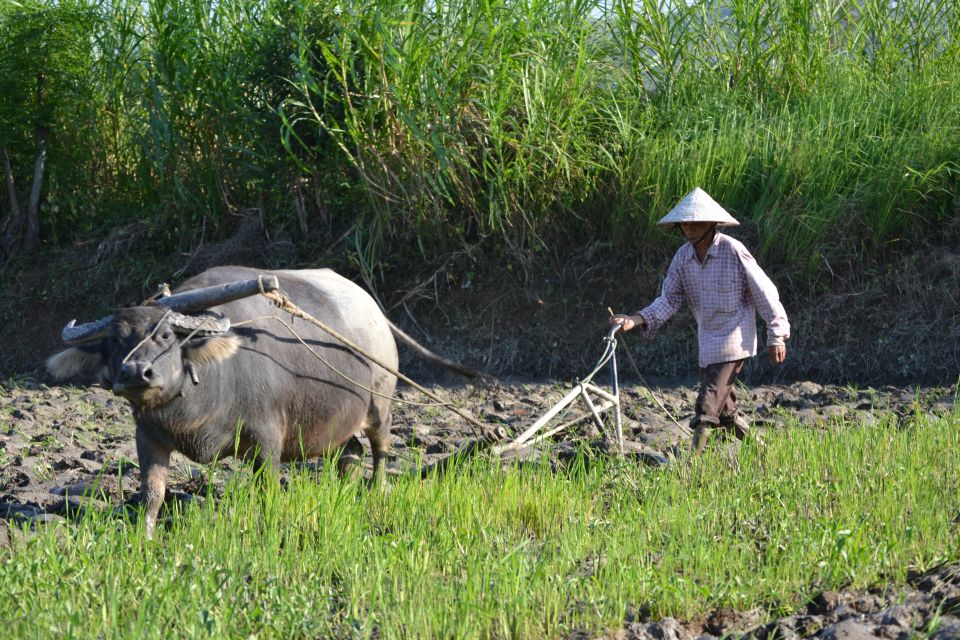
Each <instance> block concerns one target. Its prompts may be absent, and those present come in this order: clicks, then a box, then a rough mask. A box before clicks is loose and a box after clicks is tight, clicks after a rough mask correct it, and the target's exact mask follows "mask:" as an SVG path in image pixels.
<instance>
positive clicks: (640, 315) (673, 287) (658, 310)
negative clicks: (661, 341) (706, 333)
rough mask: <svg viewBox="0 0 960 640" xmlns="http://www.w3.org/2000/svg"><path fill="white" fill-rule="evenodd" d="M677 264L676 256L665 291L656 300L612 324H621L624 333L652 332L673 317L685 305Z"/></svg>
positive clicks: (616, 318) (618, 317) (621, 316)
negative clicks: (631, 331) (639, 330)
mask: <svg viewBox="0 0 960 640" xmlns="http://www.w3.org/2000/svg"><path fill="white" fill-rule="evenodd" d="M677 264H678V263H677V256H674V257H673V261H672V262H671V263H670V267H669V268H668V269H667V276H666V277H665V278H664V279H663V290H662V292H661V293H660V296H659V297H658V298H657V299H656V300H654V301H653V302H651V303H650V305H649V306H647V307H645V308H644V309H641V310H640V311H637V312H636V313H633V314H629V315H628V314H617V315H615V316H613V317H612V318H610V324H611V325H614V324H619V325H621V326H622V327H623V330H624V331H630V330H631V329H633V328H634V327H640V329H641V330H642V331H645V332H652V331H656V330H657V329H659V328H660V325H662V324H663V323H664V322H666V321H667V320H669V319H670V318H671V317H673V315H674V314H675V313H676V312H677V311H679V310H680V305H681V304H683V284H682V282H681V279H680V268H679V267H678V266H677Z"/></svg>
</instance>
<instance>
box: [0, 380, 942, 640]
mask: <svg viewBox="0 0 960 640" xmlns="http://www.w3.org/2000/svg"><path fill="white" fill-rule="evenodd" d="M570 388H571V387H570V385H565V384H562V383H544V382H531V381H523V382H512V383H501V384H499V385H494V386H473V385H461V386H435V387H433V391H434V392H435V393H437V394H438V395H440V396H441V397H442V398H444V399H445V400H449V401H450V402H453V403H455V404H456V405H458V406H460V407H462V408H464V409H466V410H467V411H469V412H470V413H471V414H472V415H474V416H476V417H477V418H478V419H480V420H481V421H482V422H484V423H486V424H489V425H491V427H496V426H499V427H502V428H503V429H505V430H506V431H508V432H509V433H513V434H516V433H519V432H521V431H523V430H524V429H525V428H526V427H527V426H529V425H530V424H532V423H533V422H534V421H535V420H536V419H537V418H538V417H539V416H541V415H542V414H543V413H544V412H545V411H547V410H548V409H550V408H551V407H552V406H554V404H555V403H556V402H557V401H558V400H559V399H560V398H561V397H562V396H563V395H564V394H565V393H566V392H567V391H569V389H570ZM622 393H623V400H624V414H625V415H624V436H625V439H626V441H627V449H628V454H629V455H630V456H632V457H633V458H635V459H636V460H637V462H638V464H654V465H655V464H664V463H666V464H670V463H672V461H673V459H674V457H675V456H676V455H680V454H681V452H683V451H685V450H686V448H687V446H688V437H687V434H686V433H685V431H686V422H687V420H688V419H689V417H690V409H691V407H692V403H693V400H694V397H695V388H694V387H693V386H688V385H672V386H664V387H658V388H655V389H654V390H653V395H651V393H650V392H649V391H648V390H647V389H646V388H645V387H642V386H640V385H629V384H628V385H626V386H625V387H624V388H623V389H622ZM399 396H400V399H401V400H407V401H411V402H421V401H423V400H424V398H423V397H422V396H421V395H420V394H419V393H418V392H416V391H415V390H413V389H411V388H409V387H403V388H401V390H400V392H399ZM740 398H741V406H742V408H744V409H747V410H748V411H749V413H751V414H752V418H753V420H754V421H755V424H756V429H757V431H758V432H759V433H760V434H761V435H762V434H763V432H765V431H769V430H772V429H776V428H777V427H778V426H779V425H782V424H783V423H784V422H785V421H787V420H791V419H797V420H799V421H800V422H801V423H802V424H805V425H810V426H812V427H813V426H822V425H828V424H830V423H832V422H835V421H836V420H837V419H839V418H853V419H856V420H859V421H867V422H869V421H873V420H880V419H884V418H886V417H896V419H898V420H900V421H904V422H908V421H910V420H913V419H914V418H915V417H916V416H918V415H925V414H941V415H942V414H952V413H953V412H954V401H955V396H954V393H953V390H950V389H943V388H915V389H906V388H894V387H882V388H851V387H838V386H822V385H819V384H816V383H812V382H799V383H794V384H792V385H778V386H758V387H753V388H750V389H746V388H743V389H742V390H741V392H740ZM578 404H579V403H578ZM668 413H669V415H668ZM583 415H585V414H584V412H583V410H582V408H580V407H579V406H578V405H574V407H573V408H572V409H571V410H570V412H569V413H568V414H566V415H564V416H561V417H560V419H558V420H557V421H555V422H552V423H551V426H552V425H559V424H562V423H564V422H569V421H572V420H573V419H575V418H577V417H580V416H583ZM0 425H2V426H0V545H2V546H7V545H11V544H15V543H16V542H17V541H18V540H19V539H20V538H22V537H23V536H24V535H29V533H27V534H24V533H23V532H22V531H21V528H20V527H19V526H16V525H17V524H22V523H25V522H26V523H29V524H30V525H31V527H32V528H33V529H34V530H35V529H36V528H38V527H41V526H43V525H44V524H46V523H51V522H57V521H62V520H65V519H69V518H74V517H77V515H78V514H80V513H82V511H83V509H88V508H94V509H104V510H109V509H114V508H116V507H118V506H119V505H120V504H122V503H123V502H124V501H126V500H129V499H130V498H132V497H133V496H134V495H135V492H136V490H137V488H138V486H139V478H138V475H137V468H136V464H135V461H136V451H135V447H134V442H133V429H134V427H133V420H132V418H131V416H130V411H129V409H128V407H127V405H126V402H125V401H123V400H121V399H119V398H116V397H114V396H113V395H112V394H111V393H110V392H109V391H107V390H104V389H101V388H99V387H69V386H64V387H59V386H53V387H51V386H46V385H43V384H38V383H35V382H33V381H30V380H20V381H17V382H16V383H7V384H4V385H2V386H0ZM394 425H395V426H394V430H393V432H394V437H393V440H394V442H393V445H394V460H393V461H392V463H391V470H392V471H393V472H395V473H403V472H405V471H409V470H411V469H413V468H415V467H416V466H417V465H418V464H421V462H424V463H427V464H430V463H434V462H436V461H438V460H440V459H443V458H445V457H446V456H449V455H450V454H451V453H453V452H455V451H457V450H458V447H461V446H463V445H464V444H465V443H467V442H469V441H470V440H471V439H472V438H474V437H475V436H476V435H477V434H475V433H474V430H473V428H471V427H470V426H469V425H468V424H467V423H466V422H465V421H463V420H461V419H459V418H457V417H456V416H453V415H452V414H450V413H448V412H447V411H445V410H444V409H442V408H439V407H435V406H433V407H429V406H428V407H424V406H418V405H414V404H403V403H402V402H401V403H398V404H397V405H396V407H395V411H394ZM584 444H586V445H587V446H589V447H592V448H594V449H596V450H604V449H605V447H606V445H605V441H604V438H603V436H602V434H600V433H599V432H598V431H597V430H596V428H595V427H594V426H593V425H592V422H591V421H590V420H587V419H584V420H581V421H579V422H577V423H576V424H573V425H572V426H570V427H569V428H568V429H566V430H565V431H563V432H561V433H559V434H558V435H557V436H556V438H555V439H554V440H553V442H552V443H551V444H549V446H548V445H546V444H540V445H537V446H534V447H529V448H525V449H523V450H521V451H519V452H516V453H514V454H512V455H513V456H515V457H517V456H519V457H521V458H523V457H540V456H541V455H543V454H544V453H549V454H550V455H551V458H552V459H556V460H562V459H563V458H564V457H565V456H568V455H571V454H572V453H573V452H574V451H575V450H576V448H577V447H578V446H582V445H584ZM219 467H220V469H221V470H222V471H223V472H222V473H218V474H216V476H215V477H216V478H217V480H216V482H218V483H219V482H223V480H224V478H225V477H226V476H228V475H229V473H230V472H231V471H232V470H234V469H235V468H236V462H234V461H232V460H226V461H223V462H221V463H219ZM210 477H211V476H210V474H208V473H207V470H206V468H205V467H201V466H200V465H196V464H193V463H192V462H190V461H189V460H187V459H185V458H183V457H181V456H178V455H176V454H175V457H174V463H173V469H172V472H171V482H170V496H169V498H170V499H171V500H187V501H194V502H201V503H202V501H203V496H205V495H207V485H206V483H207V480H208V478H210ZM94 488H95V489H96V491H94ZM216 488H217V487H214V494H216ZM91 494H92V495H91ZM760 619H761V614H760V612H758V611H747V612H730V611H717V612H714V613H713V614H711V615H710V616H709V617H708V618H706V619H704V620H692V621H676V620H672V619H666V620H648V619H646V618H645V616H644V614H643V612H628V614H627V616H626V619H625V621H624V626H623V628H622V629H621V630H619V631H618V632H617V634H615V635H616V637H618V638H658V639H668V638H693V637H698V636H699V637H708V638H709V637H721V636H725V635H731V634H732V635H736V636H747V637H757V638H783V639H787V638H797V637H823V638H850V639H856V638H875V637H876V638H889V639H899V638H907V637H915V636H916V633H917V632H922V631H923V630H925V629H926V630H930V629H931V626H930V625H931V622H932V621H934V620H936V621H937V623H938V624H937V625H935V630H934V631H933V634H932V635H931V636H930V637H933V638H937V639H939V640H945V639H947V638H958V637H960V565H952V566H946V567H941V568H939V569H938V570H936V571H934V572H931V573H928V574H926V575H918V576H915V577H913V579H912V580H911V583H910V585H908V586H907V587H904V588H899V589H885V590H878V591H874V592H842V593H832V592H827V593H822V594H820V595H819V596H818V597H817V598H815V599H814V600H813V602H811V603H810V604H809V606H808V607H807V608H806V610H805V611H802V612H800V613H798V614H796V615H793V616H790V617H787V618H783V619H781V620H778V621H775V622H773V623H768V624H763V625H761V624H760Z"/></svg>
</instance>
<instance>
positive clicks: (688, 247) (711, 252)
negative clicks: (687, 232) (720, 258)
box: [683, 231, 723, 262]
mask: <svg viewBox="0 0 960 640" xmlns="http://www.w3.org/2000/svg"><path fill="white" fill-rule="evenodd" d="M722 235H723V234H722V233H720V232H719V231H717V232H716V233H715V234H713V242H711V243H710V248H709V249H707V256H706V258H709V257H710V256H716V255H717V251H719V250H720V236H722ZM683 250H684V251H686V252H687V257H686V259H687V260H696V259H697V250H696V249H694V248H693V245H692V244H690V243H689V242H684V243H683ZM706 258H704V262H706Z"/></svg>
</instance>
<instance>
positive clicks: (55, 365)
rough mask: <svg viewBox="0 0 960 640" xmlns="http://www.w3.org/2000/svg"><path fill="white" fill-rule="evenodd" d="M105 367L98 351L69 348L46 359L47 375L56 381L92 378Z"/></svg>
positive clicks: (104, 361) (105, 362) (105, 364)
mask: <svg viewBox="0 0 960 640" xmlns="http://www.w3.org/2000/svg"><path fill="white" fill-rule="evenodd" d="M106 366H107V361H106V360H105V359H104V357H103V354H102V353H101V351H100V349H99V348H98V349H96V350H92V349H89V348H86V349H85V348H82V347H71V348H69V349H66V350H64V351H61V352H60V353H55V354H53V355H52V356H50V357H49V358H47V362H46V368H47V373H49V374H50V375H51V376H53V377H54V378H56V379H57V380H66V379H67V378H93V377H95V376H97V375H99V374H101V373H102V372H103V369H104V368H105V367H106Z"/></svg>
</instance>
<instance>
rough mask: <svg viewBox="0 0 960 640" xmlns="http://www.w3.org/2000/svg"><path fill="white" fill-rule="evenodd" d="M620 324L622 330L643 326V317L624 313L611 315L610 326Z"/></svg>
mask: <svg viewBox="0 0 960 640" xmlns="http://www.w3.org/2000/svg"><path fill="white" fill-rule="evenodd" d="M614 325H620V327H621V330H622V331H630V329H633V328H634V327H640V328H641V329H642V328H643V318H641V317H640V316H628V315H625V314H622V313H618V314H616V315H613V316H610V326H611V327H612V326H614Z"/></svg>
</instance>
